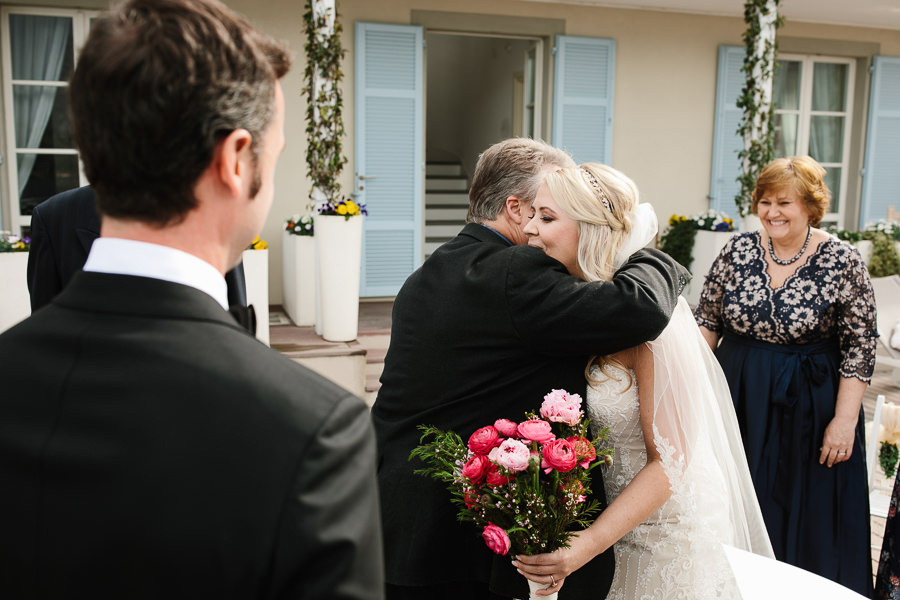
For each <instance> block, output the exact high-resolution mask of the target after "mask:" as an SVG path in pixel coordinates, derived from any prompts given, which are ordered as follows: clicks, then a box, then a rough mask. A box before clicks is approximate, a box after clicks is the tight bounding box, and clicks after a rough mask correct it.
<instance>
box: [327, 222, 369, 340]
mask: <svg viewBox="0 0 900 600" xmlns="http://www.w3.org/2000/svg"><path fill="white" fill-rule="evenodd" d="M362 220H363V217H362V216H355V217H350V218H349V219H347V218H345V217H342V216H339V215H319V216H317V217H316V235H315V240H316V258H317V261H318V265H319V304H320V306H321V308H322V319H321V323H322V334H321V335H322V337H323V338H325V339H326V340H328V341H330V342H349V341H351V340H355V339H356V335H357V330H358V327H359V277H360V261H361V258H362Z"/></svg>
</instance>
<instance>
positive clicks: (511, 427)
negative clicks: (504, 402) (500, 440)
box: [494, 419, 519, 437]
mask: <svg viewBox="0 0 900 600" xmlns="http://www.w3.org/2000/svg"><path fill="white" fill-rule="evenodd" d="M494 428H495V429H496V430H497V431H499V432H500V434H501V435H504V436H506V437H516V436H517V435H519V426H518V425H516V424H515V423H513V422H512V421H510V420H509V419H497V420H496V421H494Z"/></svg>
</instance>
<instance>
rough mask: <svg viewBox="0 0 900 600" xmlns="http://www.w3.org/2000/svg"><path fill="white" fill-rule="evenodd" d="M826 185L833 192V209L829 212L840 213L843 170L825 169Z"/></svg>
mask: <svg viewBox="0 0 900 600" xmlns="http://www.w3.org/2000/svg"><path fill="white" fill-rule="evenodd" d="M825 185H827V186H828V189H829V190H830V191H831V208H829V209H828V211H827V212H833V213H836V212H840V206H841V202H840V200H841V199H840V198H839V196H840V194H841V168H840V167H825Z"/></svg>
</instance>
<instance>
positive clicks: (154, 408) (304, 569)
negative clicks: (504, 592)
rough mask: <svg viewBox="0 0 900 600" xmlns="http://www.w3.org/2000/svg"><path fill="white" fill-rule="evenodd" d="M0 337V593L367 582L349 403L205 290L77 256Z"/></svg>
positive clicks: (370, 550) (364, 420)
mask: <svg viewBox="0 0 900 600" xmlns="http://www.w3.org/2000/svg"><path fill="white" fill-rule="evenodd" d="M0 356H2V357H3V360H2V361H0V381H2V382H3V392H2V393H0V489H2V490H3V493H0V532H2V536H3V542H2V543H0V597H3V598H54V599H56V598H68V597H80V598H81V597H84V598H148V599H149V598H167V599H179V598H184V599H191V600H196V599H197V598H216V599H224V598H235V599H242V600H243V599H248V598H315V599H326V598H328V599H332V598H347V599H350V598H352V599H362V598H366V599H378V598H381V597H382V586H383V583H382V581H383V575H382V560H381V545H382V544H381V535H380V524H379V514H378V495H377V491H376V482H375V467H374V454H375V439H374V435H373V432H372V426H371V423H370V419H369V414H368V411H367V409H366V407H365V405H364V404H363V403H362V402H361V401H360V400H359V399H357V398H356V397H354V396H352V395H351V394H350V393H349V392H347V391H345V390H343V389H341V388H339V387H338V386H336V385H334V384H332V383H330V382H329V381H327V380H325V379H323V378H322V377H319V376H318V375H316V374H314V373H312V372H311V371H308V370H307V369H305V368H303V367H301V366H300V365H297V364H296V363H294V362H292V361H291V360H289V359H287V358H284V357H283V356H281V355H279V354H278V353H276V352H274V351H272V350H270V349H269V348H266V347H265V346H264V345H262V344H260V343H259V342H258V341H257V340H255V339H254V338H252V337H251V336H250V335H248V333H247V332H246V331H244V330H243V329H241V328H240V327H239V326H238V325H237V324H236V323H235V322H234V321H233V320H232V319H231V318H230V316H229V315H228V313H226V312H225V311H223V310H222V308H221V307H220V306H219V305H218V304H217V303H216V302H215V301H214V300H213V299H212V298H211V297H209V296H208V295H207V294H204V293H203V292H200V291H198V290H195V289H193V288H190V287H187V286H183V285H178V284H174V283H169V282H165V281H159V280H155V279H149V278H143V277H132V276H123V275H108V274H101V273H85V272H81V273H77V274H76V275H75V276H74V278H73V279H72V281H71V282H70V283H69V285H68V286H67V287H66V288H65V289H64V290H63V291H62V292H60V294H59V295H58V296H56V297H55V298H54V299H53V300H52V301H51V303H50V304H49V305H47V306H46V307H45V308H43V309H42V310H40V311H37V312H36V313H34V314H33V315H32V316H31V317H30V318H28V319H26V320H25V321H23V322H22V323H20V324H19V325H17V326H15V327H13V328H11V329H9V330H8V331H6V332H5V333H3V334H2V335H0Z"/></svg>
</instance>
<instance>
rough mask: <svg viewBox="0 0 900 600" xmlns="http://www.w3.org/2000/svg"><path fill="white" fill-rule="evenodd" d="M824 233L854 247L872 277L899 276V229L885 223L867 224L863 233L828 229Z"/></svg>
mask: <svg viewBox="0 0 900 600" xmlns="http://www.w3.org/2000/svg"><path fill="white" fill-rule="evenodd" d="M826 231H828V232H829V233H831V234H832V235H834V236H835V237H837V238H838V239H840V240H843V241H845V242H847V243H849V244H853V245H854V246H856V249H857V250H859V253H860V255H861V256H862V259H863V262H865V263H866V267H867V268H868V270H869V275H871V276H872V277H887V276H889V275H900V227H898V226H897V225H895V224H893V223H889V222H887V221H883V220H882V221H877V222H875V223H869V224H868V225H867V226H866V229H865V230H864V231H852V230H846V229H837V228H836V227H828V228H826Z"/></svg>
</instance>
